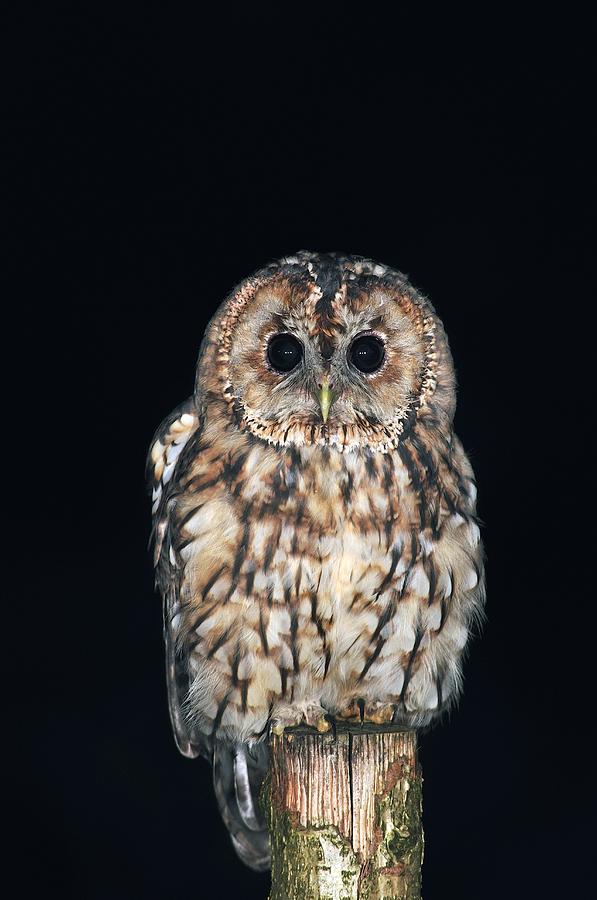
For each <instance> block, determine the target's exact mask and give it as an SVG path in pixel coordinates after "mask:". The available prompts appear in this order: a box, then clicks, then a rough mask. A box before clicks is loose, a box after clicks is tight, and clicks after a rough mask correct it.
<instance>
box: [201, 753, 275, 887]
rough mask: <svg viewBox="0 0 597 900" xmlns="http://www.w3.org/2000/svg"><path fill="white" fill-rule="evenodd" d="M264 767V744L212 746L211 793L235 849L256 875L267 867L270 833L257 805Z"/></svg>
mask: <svg viewBox="0 0 597 900" xmlns="http://www.w3.org/2000/svg"><path fill="white" fill-rule="evenodd" d="M267 763H268V748H267V743H265V742H264V743H260V744H253V745H252V746H249V744H229V743H225V742H224V741H219V740H216V741H215V742H214V751H213V778H214V790H215V793H216V798H217V801H218V806H219V807H220V813H221V815H222V818H223V820H224V824H225V825H226V828H227V829H228V831H229V832H230V837H231V838H232V843H233V845H234V849H235V850H236V852H237V853H238V855H239V856H240V858H241V859H242V861H243V862H244V863H245V865H247V866H250V868H251V869H256V870H257V871H258V872H263V871H264V870H266V869H269V867H270V847H269V833H268V830H267V825H266V823H265V819H264V816H263V813H262V812H261V810H260V809H259V802H258V801H259V791H260V790H261V785H262V784H263V779H264V778H265V773H266V771H267Z"/></svg>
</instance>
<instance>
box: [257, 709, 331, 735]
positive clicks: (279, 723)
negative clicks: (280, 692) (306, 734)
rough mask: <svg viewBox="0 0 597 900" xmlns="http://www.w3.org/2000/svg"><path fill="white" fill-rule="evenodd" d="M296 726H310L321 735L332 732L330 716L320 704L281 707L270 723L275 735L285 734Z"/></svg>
mask: <svg viewBox="0 0 597 900" xmlns="http://www.w3.org/2000/svg"><path fill="white" fill-rule="evenodd" d="M295 725H309V726H310V727H311V728H316V729H317V731H319V732H320V733H322V734H323V733H324V732H326V731H330V730H331V728H332V721H331V719H330V716H329V714H328V713H327V712H326V710H325V709H324V708H323V706H320V705H319V703H297V704H294V705H293V706H280V707H278V709H277V710H276V713H275V715H274V716H273V717H272V719H271V721H270V730H271V732H272V733H273V734H278V735H279V734H283V733H284V731H285V729H286V728H292V727H294V726H295Z"/></svg>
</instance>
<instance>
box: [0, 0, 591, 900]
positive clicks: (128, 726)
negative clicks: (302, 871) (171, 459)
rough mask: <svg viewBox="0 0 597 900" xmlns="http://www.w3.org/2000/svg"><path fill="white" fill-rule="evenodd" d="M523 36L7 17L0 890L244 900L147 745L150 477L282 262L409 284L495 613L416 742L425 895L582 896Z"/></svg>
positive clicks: (582, 99) (452, 27)
mask: <svg viewBox="0 0 597 900" xmlns="http://www.w3.org/2000/svg"><path fill="white" fill-rule="evenodd" d="M544 16H545V14H544V13H542V18H531V17H529V19H528V20H523V19H521V17H520V15H517V16H514V15H512V16H510V15H509V14H507V13H506V12H501V13H497V12H496V13H495V14H494V15H492V14H490V13H487V12H486V13H485V14H484V15H483V16H482V17H480V16H479V14H477V15H476V16H475V17H470V16H468V15H465V14H464V13H462V14H460V17H458V16H457V15H456V16H455V15H450V16H447V15H443V16H439V17H438V13H437V11H436V10H433V9H432V8H431V7H430V6H428V7H427V6H425V7H421V8H420V9H419V11H418V14H415V13H414V12H412V11H408V10H406V11H404V12H402V13H400V14H397V15H395V16H393V17H391V18H390V17H389V16H388V14H385V13H382V12H381V11H380V10H371V11H365V10H360V11H359V12H358V14H357V13H356V11H355V12H354V13H349V12H348V7H346V8H345V9H344V10H343V11H342V12H340V11H338V10H335V11H332V10H331V9H328V10H321V9H319V10H316V9H312V8H310V7H307V6H306V5H305V6H304V7H302V8H301V7H297V8H295V9H294V10H287V11H286V12H285V13H283V12H282V11H281V9H278V10H276V11H274V10H271V11H269V12H265V11H259V10H254V11H246V10H245V11H244V12H239V11H235V10H233V9H232V8H225V9H224V8H223V9H222V10H221V12H220V13H219V14H218V13H214V12H213V11H212V12H211V13H210V14H209V16H208V15H207V13H206V12H204V13H203V14H202V16H201V17H198V18H197V19H189V18H185V17H183V16H182V15H181V14H180V13H177V12H175V11H172V10H171V11H170V12H168V11H167V9H166V7H165V6H164V7H161V6H160V7H158V6H157V5H155V6H154V5H151V4H148V5H145V7H144V8H142V9H139V10H133V8H132V7H126V12H124V11H123V9H122V8H121V9H120V11H119V12H114V13H108V12H106V11H105V9H104V8H103V6H102V7H100V5H99V4H98V5H93V4H91V5H88V6H86V8H85V9H81V8H79V9H75V8H71V7H63V8H56V7H54V6H52V11H51V12H49V11H46V13H45V14H43V15H42V13H41V11H40V10H36V11H35V12H31V11H29V10H27V11H26V12H23V13H22V19H21V21H20V22H19V23H17V28H16V31H15V39H14V44H13V41H12V38H10V37H9V44H13V49H14V48H16V52H15V53H14V55H13V57H12V60H11V62H10V64H9V69H8V75H7V79H6V81H5V85H6V87H7V88H8V92H7V93H8V99H9V109H10V112H9V117H8V121H9V124H10V127H9V135H8V143H9V145H10V147H11V148H14V151H15V152H14V154H13V155H12V156H11V157H10V159H11V162H10V163H9V165H8V167H7V169H6V173H7V175H8V184H9V189H10V193H11V195H12V198H13V199H14V200H15V203H14V204H11V207H10V210H11V212H10V221H9V235H8V237H9V243H8V246H9V250H10V259H9V261H10V262H11V263H14V264H16V275H15V279H14V282H13V283H12V285H11V287H10V288H9V295H8V297H9V305H10V306H11V308H12V310H13V312H14V311H17V312H21V313H23V317H22V320H21V323H20V325H19V326H18V329H16V330H13V329H9V330H8V332H7V334H6V336H5V340H6V341H7V343H8V344H11V343H12V340H13V338H14V340H15V347H14V348H13V347H11V346H8V347H7V354H8V351H10V350H12V349H16V350H17V358H18V362H19V368H18V369H17V368H13V369H11V373H12V374H11V376H10V379H9V381H8V383H7V394H8V395H9V396H12V397H13V399H15V400H16V411H15V414H14V415H15V418H13V419H12V420H11V421H12V426H11V431H10V435H9V438H10V440H9V446H10V460H11V461H10V464H9V467H8V469H7V470H6V473H7V478H6V480H7V483H8V484H7V486H8V487H9V488H11V487H12V488H14V487H15V486H16V500H15V504H14V506H13V507H12V509H16V510H18V511H19V512H22V513H24V523H23V527H22V529H21V530H17V537H18V540H17V541H16V545H17V546H16V549H15V550H14V555H13V556H12V557H11V559H10V561H9V564H8V566H9V569H10V570H11V572H13V573H16V574H17V576H18V577H17V579H16V580H17V587H16V593H15V595H14V598H12V597H11V598H10V600H9V601H8V602H9V608H10V614H9V615H7V617H6V629H7V631H6V634H7V637H6V640H5V646H6V648H7V653H6V654H5V656H6V658H10V657H11V655H12V654H14V657H15V661H14V662H11V663H10V668H9V673H8V676H7V684H8V685H9V686H10V693H11V695H12V696H13V699H14V700H16V705H17V707H18V708H19V709H20V711H21V713H23V712H24V713H25V725H24V726H21V727H19V728H18V729H15V735H16V736H15V745H16V749H17V753H18V757H19V760H18V761H19V762H20V763H21V766H19V778H20V779H21V780H22V785H23V789H21V787H19V792H18V804H17V818H16V819H15V820H13V821H14V823H15V829H16V828H17V821H18V823H19V830H18V835H19V838H18V845H19V847H20V849H21V850H24V851H25V853H24V861H23V862H22V863H21V864H20V868H19V879H20V881H21V885H22V886H21V891H20V893H19V895H23V894H24V893H25V885H35V886H36V887H37V888H38V889H43V892H44V896H60V897H76V898H137V897H138V898H148V900H149V898H154V897H155V898H177V900H178V898H193V897H197V898H202V897H206V898H207V897H211V896H215V895H216V894H215V893H214V892H216V891H217V895H218V896H221V897H245V898H250V897H255V898H263V897H265V896H266V893H267V886H268V877H267V876H259V875H255V874H254V873H252V872H250V871H249V870H247V869H245V868H244V867H243V866H242V865H241V864H240V863H239V862H238V861H237V859H236V857H235V855H234V853H233V851H232V849H231V846H230V844H229V841H228V838H227V835H226V833H225V830H224V828H223V826H222V825H221V823H220V820H219V817H218V814H217V811H216V805H215V801H214V798H213V796H212V791H211V786H210V773H209V770H208V767H207V765H206V764H204V763H202V762H196V763H190V762H188V761H186V760H184V759H183V758H182V757H180V756H178V755H177V752H176V750H175V746H174V743H173V741H172V739H171V735H170V727H169V722H168V716H167V709H166V698H165V689H164V679H163V671H162V637H161V610H160V603H159V600H158V598H157V597H156V596H155V595H154V594H153V574H152V571H151V564H150V559H149V556H148V555H147V552H146V545H147V539H148V534H149V502H148V499H147V497H146V495H145V486H144V482H143V469H144V461H145V454H146V449H147V446H148V442H149V440H150V438H151V435H152V433H153V430H154V428H155V427H156V426H157V424H158V423H159V422H160V420H161V418H162V417H163V416H164V415H165V414H166V413H167V412H169V410H170V409H171V408H173V407H174V406H175V405H176V404H177V403H179V402H180V401H181V400H182V399H184V398H185V397H187V396H188V395H189V393H190V392H191V389H192V383H193V375H194V366H195V359H196V354H197V349H198V346H199V341H200V339H201V335H202V332H203V329H204V326H205V324H206V322H207V321H208V320H209V318H210V316H211V314H212V313H213V311H214V310H215V308H216V306H217V305H218V304H219V302H220V301H221V299H222V298H223V297H224V296H225V294H226V293H227V292H228V291H229V290H230V289H231V287H232V286H233V285H234V284H235V283H236V282H238V281H239V280H240V279H241V278H243V277H244V276H246V275H247V274H249V273H250V272H251V271H253V270H254V269H256V268H258V267H260V266H261V265H262V264H264V263H265V262H267V261H268V260H270V259H273V258H276V257H278V256H281V255H283V254H285V253H290V252H293V251H295V250H297V249H299V248H307V249H314V250H333V249H336V250H343V251H347V252H353V253H358V254H363V255H367V256H372V257H374V258H377V259H379V260H381V261H384V262H387V263H390V264H391V265H393V266H395V267H397V268H399V269H401V270H403V271H405V272H407V273H408V274H409V275H410V277H411V278H412V280H413V282H414V283H415V285H417V286H418V287H420V288H421V289H422V290H423V291H425V292H426V293H428V294H429V295H430V296H431V298H432V300H433V301H434V304H435V306H436V308H437V309H438V311H439V313H440V315H441V316H442V318H443V320H444V322H445V325H446V328H447V331H448V335H449V337H450V341H451V346H452V350H453V354H454V357H455V361H456V366H457V371H458V376H459V382H460V391H459V406H458V412H457V430H458V432H459V434H460V436H461V438H462V439H463V442H464V445H465V447H466V448H467V450H468V451H469V452H470V456H471V459H472V462H473V465H474V467H475V470H476V474H477V478H478V483H479V499H480V509H479V511H480V515H481V517H482V519H483V521H484V522H485V523H486V524H485V529H484V538H485V541H486V547H487V554H488V586H489V595H488V596H489V599H488V607H487V616H488V618H487V623H486V626H485V630H484V634H483V637H482V638H481V639H480V640H478V641H476V642H475V643H474V644H473V646H472V647H471V650H470V655H469V659H468V663H467V666H466V689H465V693H464V697H463V700H462V702H461V704H460V706H459V708H458V710H457V711H456V712H455V713H454V714H453V715H452V718H451V721H450V722H449V723H444V724H442V725H441V726H440V727H438V728H436V729H435V730H433V731H432V732H431V733H429V734H427V735H425V736H423V738H422V742H421V743H422V746H421V758H422V763H423V768H424V774H425V811H424V815H425V828H426V841H427V843H426V850H425V865H424V892H425V898H426V900H434V898H438V900H439V898H442V900H445V898H451V897H453V898H459V900H466V898H471V900H479V898H488V900H490V898H498V897H499V898H502V897H504V896H508V897H511V898H514V897H520V898H523V897H525V898H526V897H539V896H540V897H554V898H555V897H560V896H562V897H563V896H572V895H573V894H575V893H576V892H577V891H580V890H582V891H583V893H584V890H585V888H588V883H587V882H585V881H584V862H586V858H587V854H588V853H589V847H590V844H589V825H590V821H591V817H592V805H591V801H590V799H589V797H588V780H589V777H590V771H591V769H592V766H593V759H594V754H592V752H591V744H590V741H589V737H590V731H591V724H592V723H591V719H592V717H593V716H594V697H595V685H594V675H593V657H594V651H592V649H591V643H592V642H593V641H594V639H595V638H594V634H595V632H594V630H593V628H592V625H591V624H590V620H589V613H590V609H591V606H592V604H593V603H594V597H593V598H591V581H590V579H589V578H588V575H587V573H588V570H589V566H590V565H591V561H592V560H591V541H590V538H589V533H588V524H584V523H583V522H582V520H581V518H580V511H581V510H582V508H583V507H584V506H587V507H588V506H590V503H589V500H588V490H589V487H590V484H591V482H592V477H591V476H592V473H593V472H594V458H593V457H592V455H591V452H590V450H589V446H588V439H589V420H590V413H591V407H592V403H593V397H592V394H593V393H594V389H593V387H592V384H591V382H590V381H588V380H587V377H586V376H585V374H584V371H583V365H584V363H585V361H586V360H587V358H588V359H590V356H591V345H592V340H593V339H592V332H591V330H590V327H589V321H588V316H589V309H590V307H589V303H588V299H589V287H590V285H589V256H588V253H589V229H588V221H589V215H588V199H587V198H588V192H589V188H590V182H591V177H592V164H590V155H589V150H588V145H587V142H588V137H589V135H588V130H589V128H588V123H589V122H590V120H591V117H592V115H593V114H592V113H591V109H590V103H589V99H588V90H587V88H588V85H589V70H588V62H589V54H590V51H591V41H590V35H589V23H588V22H586V21H581V20H576V19H574V18H573V16H572V15H571V14H569V15H565V16H563V17H562V16H557V17H556V16H555V15H554V16H553V18H551V19H546V18H545V17H544ZM15 611H16V613H17V614H16V615H15ZM19 784H20V782H19Z"/></svg>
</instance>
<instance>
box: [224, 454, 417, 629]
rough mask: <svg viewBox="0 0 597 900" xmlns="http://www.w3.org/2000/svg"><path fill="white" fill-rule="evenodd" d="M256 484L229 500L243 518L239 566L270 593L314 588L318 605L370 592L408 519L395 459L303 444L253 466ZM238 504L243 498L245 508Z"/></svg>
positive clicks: (407, 497)
mask: <svg viewBox="0 0 597 900" xmlns="http://www.w3.org/2000/svg"><path fill="white" fill-rule="evenodd" d="M261 478H262V482H261V488H260V489H256V487H255V485H254V484H253V485H249V496H248V497H246V496H245V495H244V492H243V491H242V490H241V491H237V494H236V497H235V501H236V502H237V504H238V505H239V509H240V510H241V513H240V514H241V516H243V517H244V518H245V520H247V519H249V518H251V519H252V521H251V523H250V524H249V525H248V526H247V527H246V528H245V531H244V537H245V538H246V540H247V545H246V549H247V565H248V566H249V567H250V568H252V569H253V570H254V572H255V585H256V586H257V587H259V586H260V585H264V584H265V583H266V582H267V583H268V590H269V591H270V593H271V590H272V583H273V590H274V594H275V595H276V596H277V595H279V594H284V593H285V594H286V597H287V598H288V592H289V589H291V590H292V593H293V594H294V595H295V596H297V597H301V596H302V597H303V598H304V597H305V596H306V597H312V596H313V595H314V594H316V595H317V598H318V605H319V606H320V607H321V609H322V610H324V609H326V610H328V608H329V613H330V615H332V613H333V609H334V607H335V606H336V605H337V604H338V602H341V603H342V605H345V604H346V603H348V605H349V606H350V604H351V603H353V601H354V600H355V597H356V598H357V600H358V598H359V596H360V595H363V596H368V595H369V596H370V595H371V592H372V591H373V590H374V589H375V587H376V586H379V584H380V583H381V582H382V581H383V579H384V577H385V576H386V574H387V572H388V571H389V570H390V569H391V566H392V551H393V547H394V546H395V545H396V543H397V542H400V541H401V540H402V535H403V534H404V533H405V531H407V530H408V529H409V528H410V523H411V521H412V520H413V518H416V515H417V510H416V503H414V502H413V497H412V493H411V492H410V490H409V482H408V477H407V475H406V474H405V472H404V470H403V468H402V466H401V465H400V463H399V461H397V460H396V459H391V460H388V459H386V460H384V459H383V458H382V457H381V455H377V456H374V455H373V454H372V455H370V456H364V455H361V454H357V453H346V454H341V453H338V452H330V453H326V452H322V451H321V449H320V448H319V449H318V448H315V449H312V450H311V449H309V450H306V451H305V452H304V453H302V454H294V455H292V456H290V457H288V456H285V457H283V458H282V460H280V459H278V460H277V464H276V465H275V466H274V467H273V469H272V470H270V471H263V469H262V471H261ZM243 503H249V504H250V515H248V514H247V511H246V510H247V507H246V506H243Z"/></svg>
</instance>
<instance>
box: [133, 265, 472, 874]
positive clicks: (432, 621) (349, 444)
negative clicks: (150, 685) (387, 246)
mask: <svg viewBox="0 0 597 900" xmlns="http://www.w3.org/2000/svg"><path fill="white" fill-rule="evenodd" d="M276 334H289V335H291V336H292V337H293V339H294V340H295V341H296V342H298V345H299V346H300V348H301V360H300V364H298V365H297V366H296V368H295V369H294V370H293V371H291V372H289V373H285V372H280V371H277V370H276V369H275V368H274V367H273V365H272V363H271V360H270V359H269V355H268V353H269V351H268V346H269V342H270V341H271V338H272V336H273V335H276ZM363 335H367V336H373V339H374V340H375V341H376V342H378V344H380V345H382V346H383V361H382V362H381V364H380V365H379V368H378V369H376V370H375V371H374V372H371V373H364V372H361V371H358V370H357V368H355V364H354V363H353V362H351V360H352V357H351V348H352V347H353V346H354V342H355V340H356V339H357V338H359V337H362V336H363ZM322 385H326V386H327V385H329V388H330V390H331V392H332V393H331V396H332V397H333V402H332V404H331V408H330V412H329V417H328V419H327V421H324V419H323V417H322V407H321V408H320V405H319V404H318V402H317V397H318V391H319V390H321V388H322ZM454 406H455V389H454V375H453V368H452V361H451V357H450V353H449V349H448V344H447V340H446V337H445V333H444V331H443V328H442V325H441V322H440V321H439V319H438V318H437V316H436V314H435V311H434V310H433V307H432V306H431V304H430V303H429V302H428V301H427V300H426V299H425V298H424V297H423V296H422V295H420V294H419V293H418V292H417V291H415V290H414V289H413V288H412V287H411V286H410V285H409V284H408V282H407V281H406V279H405V278H404V276H402V275H400V274H399V273H397V272H394V271H392V270H390V269H388V268H387V267H385V266H381V265H378V264H375V263H371V262H369V261H366V260H360V259H355V258H348V257H336V256H330V255H327V256H326V255H317V254H308V253H301V254H298V255H297V256H295V257H291V258H288V259H286V260H282V261H281V262H280V263H276V264H272V265H271V266H269V267H267V268H266V269H264V270H262V271H261V272H259V273H257V275H255V276H253V277H252V278H249V279H247V281H245V282H244V283H243V284H241V285H240V287H239V288H237V289H236V290H235V291H234V292H233V293H232V294H231V295H230V297H229V298H228V299H227V300H226V301H225V302H224V304H223V305H222V307H221V308H220V310H218V312H217V313H216V315H215V316H214V319H213V320H212V322H211V324H210V326H209V328H208V331H207V333H206V338H205V341H204V344H203V348H202V352H201V356H200V360H199V364H198V370H197V383H196V391H195V395H194V397H193V398H192V399H191V400H190V401H187V403H186V404H185V405H184V406H183V407H180V408H179V409H178V410H177V411H176V413H174V414H173V415H172V416H171V417H169V419H168V420H166V422H165V423H164V425H163V426H162V428H161V429H160V431H159V432H158V434H157V435H156V438H155V439H154V443H153V445H152V449H151V451H150V470H151V477H152V482H153V487H154V533H155V547H156V564H157V573H158V575H157V580H158V585H159V587H160V590H161V592H162V594H163V595H164V597H165V602H166V638H167V645H169V646H172V644H173V642H174V641H175V642H176V645H177V647H178V652H179V663H178V664H177V667H178V670H179V671H180V672H182V673H183V675H182V676H177V675H176V671H175V670H176V666H175V669H174V670H172V671H170V672H169V679H170V682H171V684H172V680H173V679H174V680H175V682H176V686H175V689H174V690H172V688H171V690H170V696H171V709H172V706H173V705H174V712H173V713H172V721H173V725H174V729H175V732H176V734H177V740H178V743H179V746H180V747H181V750H182V751H183V752H187V753H191V754H193V753H195V752H197V750H196V748H198V747H199V746H200V745H203V746H204V747H207V748H211V747H213V746H214V741H215V742H216V745H218V746H219V745H220V744H222V742H224V743H226V742H227V743H228V744H229V745H230V746H236V747H239V746H241V747H242V746H243V745H248V746H250V745H251V744H252V743H255V742H258V741H260V740H261V739H262V738H263V736H264V735H266V733H267V729H268V726H271V725H272V724H273V725H274V727H275V726H276V724H277V723H282V724H288V723H291V722H298V721H308V722H312V723H321V722H322V721H323V716H324V715H332V716H344V715H345V716H350V715H353V714H355V710H359V711H360V712H363V710H364V714H365V716H366V717H368V718H371V719H372V720H373V721H384V720H387V718H388V717H389V716H392V717H393V719H394V721H399V722H403V723H405V724H408V725H411V726H422V725H426V724H428V723H429V722H430V721H432V719H433V718H435V717H436V716H438V715H439V714H440V713H441V712H442V711H443V710H445V709H447V708H448V707H449V706H450V705H451V704H452V703H453V701H454V700H455V699H456V697H457V696H458V693H459V691H460V687H461V659H462V652H463V649H464V647H465V645H466V642H467V639H468V636H469V632H470V629H471V625H472V623H473V621H474V619H475V617H477V616H478V615H479V613H480V610H481V607H482V603H483V599H484V583H483V563H482V549H481V544H480V540H479V527H478V523H477V520H476V517H475V496H476V490H475V483H474V479H473V473H472V470H471V467H470V465H469V463H468V460H467V459H466V456H465V454H464V451H463V449H462V446H461V445H460V442H459V441H458V439H457V438H456V436H455V435H454V433H453V428H452V419H453V414H454ZM171 658H174V657H172V651H171ZM173 697H174V700H173V699H172V698H173ZM183 709H184V715H183V712H182V710H183ZM245 830H246V829H245ZM257 833H260V832H259V831H258V832H257ZM237 842H238V835H237ZM262 849H263V848H262V847H261V850H262ZM241 855H242V851H241ZM247 856H248V857H249V858H248V859H247ZM243 858H245V859H246V860H247V861H248V862H249V864H251V858H250V851H249V852H248V854H247V853H245V855H244V857H243ZM261 860H262V864H263V855H262V857H261ZM253 864H255V863H254V861H253Z"/></svg>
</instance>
